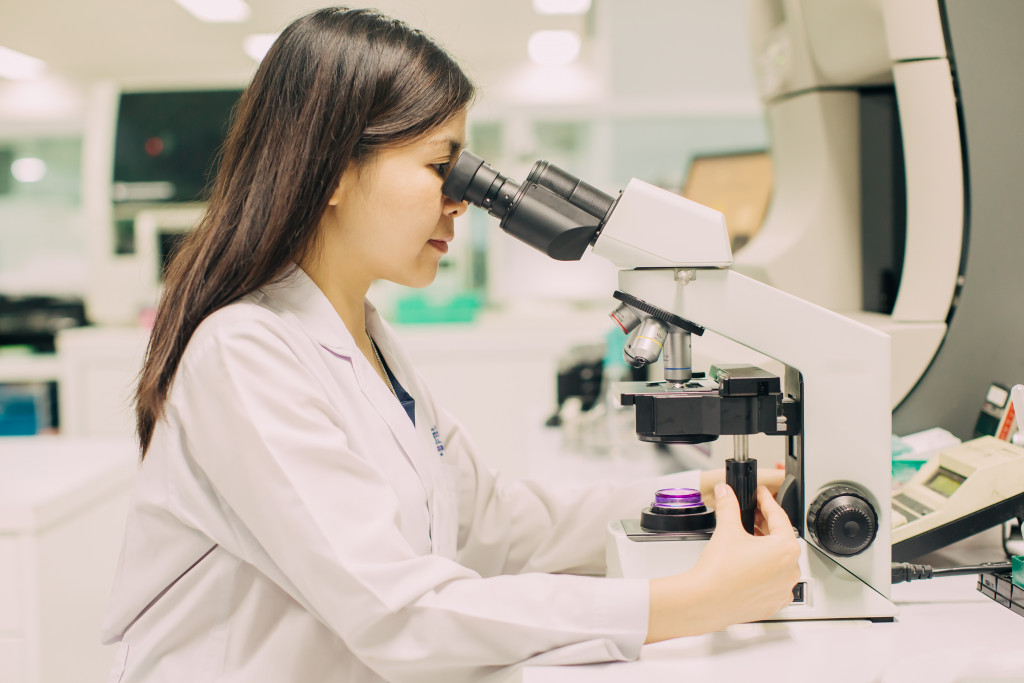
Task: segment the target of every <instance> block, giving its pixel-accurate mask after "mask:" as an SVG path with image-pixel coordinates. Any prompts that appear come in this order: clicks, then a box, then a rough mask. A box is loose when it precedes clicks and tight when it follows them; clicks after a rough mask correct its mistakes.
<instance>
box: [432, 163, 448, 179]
mask: <svg viewBox="0 0 1024 683" xmlns="http://www.w3.org/2000/svg"><path fill="white" fill-rule="evenodd" d="M431 166H432V167H433V169H434V170H435V171H437V174H438V175H439V176H441V177H442V178H446V177H448V170H449V169H450V168H451V166H452V165H451V163H450V162H448V161H446V162H444V163H443V164H431Z"/></svg>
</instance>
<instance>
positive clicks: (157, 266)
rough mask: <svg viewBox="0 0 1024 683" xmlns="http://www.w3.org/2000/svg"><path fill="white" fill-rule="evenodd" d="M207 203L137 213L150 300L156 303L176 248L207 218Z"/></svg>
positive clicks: (141, 263)
mask: <svg viewBox="0 0 1024 683" xmlns="http://www.w3.org/2000/svg"><path fill="white" fill-rule="evenodd" d="M205 210H206V206H205V205H203V204H197V205H191V206H180V205H179V206H175V207H173V208H172V207H168V208H166V209H164V208H160V209H148V210H145V211H140V212H139V213H138V214H136V216H135V245H136V258H137V259H138V262H139V267H140V273H141V280H142V287H143V288H145V289H146V292H147V296H146V297H145V299H146V300H151V301H152V303H153V305H155V304H156V301H157V299H158V298H159V296H160V289H161V287H162V286H163V281H164V273H165V272H166V270H167V265H168V263H169V262H170V259H171V257H172V256H173V255H174V250H175V249H177V247H178V244H179V243H180V242H181V240H182V239H183V238H184V237H185V235H187V234H188V233H189V232H191V231H192V229H193V228H195V227H196V225H198V224H199V220H200V219H201V218H202V217H203V212H204V211H205Z"/></svg>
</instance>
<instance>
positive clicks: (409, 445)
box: [261, 265, 434, 501]
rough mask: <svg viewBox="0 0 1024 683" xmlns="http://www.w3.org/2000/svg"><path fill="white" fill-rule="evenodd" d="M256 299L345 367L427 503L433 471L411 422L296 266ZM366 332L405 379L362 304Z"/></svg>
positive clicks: (375, 318) (382, 331)
mask: <svg viewBox="0 0 1024 683" xmlns="http://www.w3.org/2000/svg"><path fill="white" fill-rule="evenodd" d="M261 293H262V295H263V296H265V297H267V298H268V299H269V300H270V302H271V303H272V304H273V307H274V308H279V309H280V310H281V312H282V314H283V315H294V316H295V317H296V318H297V319H298V321H299V324H301V325H302V327H303V329H305V330H306V332H307V333H308V334H309V335H310V336H311V337H312V338H313V339H315V340H316V341H317V342H318V343H319V344H320V345H321V346H322V347H324V348H325V349H327V350H328V351H329V352H330V353H332V354H333V355H335V356H338V357H340V358H346V359H347V360H349V362H351V364H352V371H353V373H354V374H355V377H356V382H357V383H358V385H359V389H360V391H362V392H363V395H364V396H365V397H366V400H367V402H368V403H369V404H370V405H371V406H372V407H373V408H374V410H376V411H377V413H378V414H379V415H380V416H381V418H382V419H383V420H384V422H385V423H387V425H388V428H389V429H390V430H391V433H392V435H393V436H394V437H395V441H396V442H398V445H399V447H400V448H401V450H402V452H403V453H404V454H405V457H406V458H407V459H408V460H409V462H410V463H411V464H412V466H413V468H414V469H415V470H416V474H417V475H418V476H419V478H420V481H421V482H423V488H424V490H425V491H426V494H427V500H428V501H430V499H431V496H432V495H433V489H434V471H433V468H432V467H431V466H430V462H429V461H428V460H427V459H426V458H425V457H424V453H423V448H422V447H421V442H420V440H419V438H418V436H417V434H416V429H415V428H414V427H413V424H412V421H410V420H409V416H408V415H406V413H405V409H404V408H402V404H401V403H400V402H399V401H398V399H397V398H395V396H394V394H392V393H391V392H390V391H389V390H388V387H387V385H386V384H384V382H382V381H381V379H380V377H379V376H378V375H377V371H376V370H375V369H374V367H373V366H372V365H370V361H369V360H367V359H366V358H365V357H364V356H363V354H362V352H361V351H359V350H358V348H357V347H356V343H355V339H354V338H353V337H352V334H351V333H350V332H349V330H348V328H346V327H345V323H344V322H343V321H342V320H341V317H340V316H339V315H338V314H337V312H336V311H335V310H334V308H333V307H332V306H331V303H330V301H328V300H327V297H326V296H324V293H323V292H321V291H320V288H319V287H317V286H316V283H315V282H313V280H311V279H310V278H309V276H308V275H306V273H305V272H304V271H303V270H302V269H301V268H300V267H299V266H297V265H293V266H292V268H291V270H289V271H288V272H287V273H285V275H284V276H282V278H281V279H279V280H278V281H276V282H275V283H273V284H270V285H266V286H264V287H263V288H261ZM366 327H367V330H368V331H369V332H370V335H371V336H372V337H373V338H374V341H375V342H376V343H377V345H378V348H379V349H380V352H381V355H383V356H384V357H385V358H386V359H387V362H388V363H389V364H392V363H394V365H392V367H391V369H392V372H395V373H396V374H397V375H398V376H399V377H400V378H402V377H408V376H409V370H408V369H407V368H406V367H405V366H404V363H402V362H401V361H400V360H399V359H398V354H396V353H395V352H394V347H393V345H392V343H391V338H390V335H389V332H388V331H387V330H386V326H385V325H383V323H382V321H381V320H380V316H379V315H378V314H377V310H376V309H375V308H374V307H373V306H372V305H371V304H370V303H369V302H367V303H366ZM413 398H415V395H414V396H413Z"/></svg>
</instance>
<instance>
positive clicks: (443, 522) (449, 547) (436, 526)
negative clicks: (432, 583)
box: [430, 459, 459, 560]
mask: <svg viewBox="0 0 1024 683" xmlns="http://www.w3.org/2000/svg"><path fill="white" fill-rule="evenodd" d="M458 536H459V468H458V467H457V466H456V465H454V464H451V463H448V462H447V461H445V460H443V459H442V460H441V461H440V462H438V463H437V466H436V468H435V479H434V504H433V514H432V515H431V524H430V538H431V551H432V552H433V553H434V554H435V555H441V556H442V557H447V558H448V559H451V560H454V559H455V551H456V549H457V548H456V546H457V544H458Z"/></svg>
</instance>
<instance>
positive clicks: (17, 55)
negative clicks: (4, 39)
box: [0, 47, 46, 81]
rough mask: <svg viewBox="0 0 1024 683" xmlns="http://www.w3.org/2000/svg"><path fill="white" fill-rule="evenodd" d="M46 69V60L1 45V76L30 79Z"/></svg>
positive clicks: (22, 79) (41, 73)
mask: <svg viewBox="0 0 1024 683" xmlns="http://www.w3.org/2000/svg"><path fill="white" fill-rule="evenodd" d="M44 71H46V62H44V61H43V60H41V59H36V58H35V57H29V56H28V55H26V54H22V53H21V52H16V51H14V50H11V49H9V48H6V47H0V78H9V79H11V80H12V81H28V80H31V79H33V78H38V77H40V76H42V75H43V72H44Z"/></svg>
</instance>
